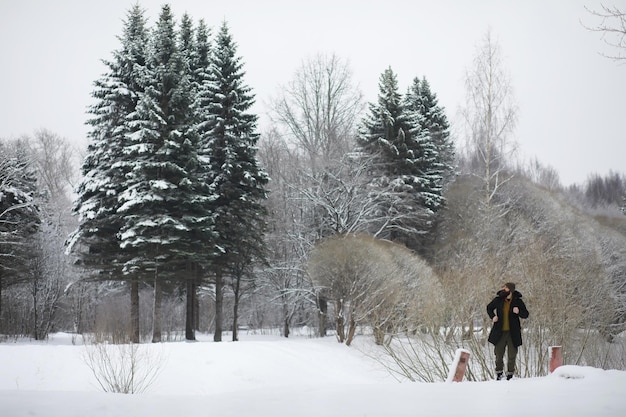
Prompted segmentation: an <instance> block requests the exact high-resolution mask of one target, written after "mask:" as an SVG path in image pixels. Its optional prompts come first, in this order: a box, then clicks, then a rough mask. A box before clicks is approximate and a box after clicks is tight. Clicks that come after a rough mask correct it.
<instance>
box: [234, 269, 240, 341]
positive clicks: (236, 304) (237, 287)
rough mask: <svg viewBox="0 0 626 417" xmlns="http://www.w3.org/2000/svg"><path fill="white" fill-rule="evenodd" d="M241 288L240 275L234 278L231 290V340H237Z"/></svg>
mask: <svg viewBox="0 0 626 417" xmlns="http://www.w3.org/2000/svg"><path fill="white" fill-rule="evenodd" d="M240 290H241V277H237V278H236V279H235V285H234V286H233V291H234V293H235V300H234V303H233V342H236V341H238V340H239V334H238V331H239V329H238V327H239V323H238V322H239V295H240V294H239V291H240Z"/></svg>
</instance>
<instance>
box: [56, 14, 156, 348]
mask: <svg viewBox="0 0 626 417" xmlns="http://www.w3.org/2000/svg"><path fill="white" fill-rule="evenodd" d="M119 40H120V42H121V47H120V49H119V50H116V51H114V52H113V59H112V60H110V61H104V64H105V65H106V67H107V69H108V70H107V73H105V74H104V75H103V76H102V77H101V78H100V79H98V80H97V81H96V82H95V90H94V91H93V93H92V96H93V97H94V99H95V100H96V102H95V104H94V105H93V106H91V107H90V109H89V113H90V115H91V118H90V119H89V120H88V122H87V123H88V124H89V125H90V126H91V130H90V132H89V139H90V140H91V143H90V144H89V147H88V149H87V156H86V157H85V160H84V162H83V165H82V168H81V171H82V175H83V178H82V180H81V182H80V183H79V185H78V187H77V190H76V192H77V198H76V200H75V204H74V207H73V213H74V214H77V215H78V216H79V226H78V228H77V230H76V231H75V232H74V233H73V234H72V235H71V236H70V239H69V241H68V244H69V250H70V251H72V252H74V253H75V254H76V255H78V256H79V258H80V262H81V264H82V265H83V266H87V267H91V268H95V270H96V271H98V273H97V278H98V279H115V280H120V279H129V280H130V282H131V293H130V296H131V329H132V335H131V337H132V340H133V342H139V316H138V312H139V290H138V282H137V277H136V276H134V275H124V274H123V273H122V268H123V266H124V263H125V259H123V258H122V254H121V253H120V248H119V243H120V240H119V236H118V232H119V229H120V227H121V224H122V223H121V222H122V220H121V217H120V215H119V213H118V209H119V207H120V203H119V200H118V198H119V196H120V194H121V192H122V190H123V180H124V178H125V176H126V175H127V174H128V173H129V172H130V170H131V169H132V164H129V163H128V155H126V154H125V153H124V150H125V148H126V146H127V143H128V142H129V134H130V132H131V131H132V127H131V126H132V122H133V120H134V119H135V118H136V116H137V115H136V107H137V104H138V102H139V98H140V97H141V95H142V94H143V91H144V88H145V84H146V80H147V78H148V77H149V74H148V71H147V67H146V54H147V51H146V45H147V43H148V30H147V28H146V19H145V17H144V11H143V9H141V7H140V6H139V5H135V6H134V7H132V8H131V9H130V10H129V12H128V14H127V18H126V20H125V22H124V29H123V35H122V36H121V37H120V38H119Z"/></svg>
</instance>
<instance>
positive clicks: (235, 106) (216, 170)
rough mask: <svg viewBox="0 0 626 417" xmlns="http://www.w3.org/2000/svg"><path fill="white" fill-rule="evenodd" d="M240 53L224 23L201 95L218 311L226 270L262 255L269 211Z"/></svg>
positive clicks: (251, 102)
mask: <svg viewBox="0 0 626 417" xmlns="http://www.w3.org/2000/svg"><path fill="white" fill-rule="evenodd" d="M236 53H237V48H236V44H235V43H234V42H233V40H232V36H231V35H230V32H229V29H228V26H227V24H226V22H224V23H223V24H222V26H221V28H220V31H219V33H218V35H217V39H216V44H215V50H214V53H213V60H212V63H211V66H210V69H209V72H208V79H207V81H206V82H205V83H204V84H203V87H204V88H203V90H202V93H201V96H202V100H203V101H202V106H201V108H202V109H205V111H206V113H205V116H206V123H203V124H202V128H201V138H200V143H201V145H200V149H201V150H202V154H203V155H204V156H205V160H206V161H208V163H207V164H206V166H204V167H203V169H201V172H202V173H203V175H204V178H205V181H206V183H207V184H210V187H211V191H212V194H213V196H214V200H213V202H212V204H211V213H213V214H214V215H215V219H214V220H215V227H216V231H217V236H218V238H217V246H218V247H219V249H220V251H219V253H218V254H217V255H216V257H215V258H214V261H213V264H214V268H215V274H216V277H215V286H216V302H217V305H218V307H217V308H218V310H219V309H220V308H221V287H222V285H223V282H222V274H223V273H224V272H226V269H231V270H232V269H240V268H238V266H237V265H241V264H242V263H243V264H249V263H250V262H251V261H252V260H254V259H261V258H263V255H262V247H263V232H264V228H265V223H264V221H263V220H262V219H263V217H264V214H265V209H264V207H263V206H262V205H261V203H260V202H261V201H262V200H264V199H265V198H266V191H265V185H266V184H267V182H268V177H267V174H266V173H265V172H263V171H262V170H261V169H260V168H259V166H258V162H257V159H256V149H257V148H256V144H257V141H258V138H259V135H258V134H257V133H256V122H257V116H255V115H253V114H251V113H249V110H250V107H251V106H252V104H253V103H254V98H253V96H252V94H251V90H250V88H249V87H247V86H246V85H245V84H244V82H243V75H244V73H243V70H242V66H243V65H242V63H241V58H239V57H238V56H237V54H236ZM220 313H221V312H220V311H218V312H217V314H216V316H217V321H218V322H216V332H215V333H216V334H215V340H216V341H218V340H221V335H220V334H219V333H220V332H221V323H220V322H219V320H220V319H221V314H220Z"/></svg>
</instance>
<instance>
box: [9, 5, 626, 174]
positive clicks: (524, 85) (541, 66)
mask: <svg viewBox="0 0 626 417" xmlns="http://www.w3.org/2000/svg"><path fill="white" fill-rule="evenodd" d="M0 2H1V3H2V7H1V8H0V57H1V60H2V61H1V65H0V80H2V81H3V86H2V88H1V90H0V91H2V94H1V95H0V97H1V98H0V138H5V139H6V138H14V137H17V136H20V135H23V134H32V133H33V132H34V131H35V130H36V129H39V128H46V129H49V130H51V131H53V132H55V133H57V134H59V135H60V136H63V137H65V138H67V139H69V140H70V141H72V142H73V143H76V144H78V146H81V147H83V148H84V147H85V146H86V143H87V141H86V139H85V137H86V134H87V130H88V129H87V127H86V126H85V124H84V122H85V120H86V118H87V115H86V112H85V110H86V108H87V106H88V105H89V104H90V103H91V97H90V93H91V92H92V90H93V85H92V83H93V81H94V80H96V79H97V78H98V77H99V76H100V75H101V74H102V73H103V71H104V69H105V68H104V66H103V65H102V64H101V62H100V61H101V60H102V59H108V58H110V56H111V52H112V51H113V50H115V49H117V48H118V47H119V41H118V39H117V37H118V36H119V35H121V32H122V21H123V19H125V17H126V12H127V11H128V9H129V8H130V7H131V6H132V4H134V3H135V1H134V0H107V1H86V0H56V1H50V0H21V1H12V0H0ZM139 3H140V4H141V5H142V6H143V7H144V8H145V9H146V11H147V16H148V18H149V24H152V23H154V21H155V19H156V17H157V16H158V13H159V11H160V8H161V5H162V4H163V3H166V2H164V1H152V0H150V1H148V0H144V1H140V2H139ZM170 4H171V6H172V11H173V12H174V14H175V15H176V17H177V18H179V17H180V16H181V15H182V14H183V13H184V12H188V13H189V14H190V16H191V17H192V18H193V19H194V21H197V20H199V19H205V21H206V22H207V24H208V25H209V26H212V27H218V26H219V25H220V24H221V22H222V21H223V20H224V19H225V20H226V21H227V22H228V24H229V26H230V29H231V32H232V35H233V37H234V40H235V41H236V42H237V43H238V45H239V50H238V52H239V55H241V56H242V57H243V60H244V63H245V67H244V69H245V70H246V73H247V74H246V82H247V84H248V85H249V86H250V87H252V88H253V90H254V92H255V93H256V96H257V105H256V107H255V111H256V112H257V113H258V114H259V116H260V117H261V126H264V125H265V124H266V123H267V119H266V116H265V107H266V105H265V103H267V102H268V101H269V100H270V98H271V97H272V96H275V95H276V93H277V90H278V88H279V86H280V85H282V84H285V83H286V82H287V81H288V80H289V79H291V77H292V76H293V74H294V72H295V71H296V70H297V68H298V67H299V66H300V64H301V63H302V61H303V60H305V59H308V58H310V57H312V56H313V55H315V54H317V53H335V54H337V55H338V56H339V57H341V58H345V59H347V60H349V62H350V66H351V68H352V72H353V75H354V79H355V81H356V82H358V84H359V86H360V88H361V90H362V91H363V93H364V95H365V98H366V100H367V101H374V100H376V94H377V92H378V79H379V76H380V74H381V73H382V72H383V71H384V70H385V69H386V68H388V67H391V68H392V69H393V70H394V72H396V74H397V75H398V79H399V83H400V89H401V92H404V91H405V90H406V88H407V87H408V86H409V83H410V82H411V80H412V79H413V78H414V77H416V76H419V77H420V78H421V77H423V76H425V77H426V78H427V79H428V80H429V82H430V84H431V88H432V89H433V91H434V92H435V93H436V94H437V95H438V97H439V101H440V104H441V105H442V106H444V107H445V109H446V112H447V114H448V117H449V118H450V120H451V121H452V122H453V123H454V124H455V126H459V123H455V122H456V120H457V119H458V117H457V115H458V109H459V107H460V106H461V105H462V104H463V103H464V99H465V91H464V84H463V82H464V74H465V71H466V69H467V68H468V67H469V66H470V65H471V60H472V57H473V55H474V53H475V49H476V45H477V44H478V43H479V42H480V40H481V39H482V38H483V37H484V35H485V33H486V31H487V30H488V28H491V31H492V35H493V36H494V37H495V38H496V39H497V41H498V42H499V44H500V46H501V48H502V52H503V55H504V58H505V65H506V67H507V69H508V71H509V73H510V77H511V82H512V85H513V88H514V93H515V99H516V102H517V105H518V106H519V122H518V127H517V129H516V131H515V140H516V141H517V142H518V145H519V150H520V156H521V157H526V158H530V157H535V156H536V157H537V158H538V159H539V160H540V161H541V162H542V163H544V164H546V165H549V166H552V167H554V168H555V169H556V170H557V171H558V172H559V175H560V177H561V181H562V183H563V184H564V185H570V184H572V183H578V184H581V183H583V182H584V181H585V180H586V179H587V178H588V176H589V174H590V173H598V174H601V175H606V174H607V173H608V172H609V170H613V171H618V172H621V173H625V172H626V158H625V155H626V111H625V110H626V106H625V105H624V102H625V101H626V64H622V65H619V64H617V63H615V62H614V61H611V60H609V59H607V58H604V57H602V56H601V55H600V53H601V52H604V53H611V52H613V51H611V50H610V49H608V48H607V47H606V46H605V45H604V44H603V42H602V40H601V37H600V34H598V33H593V32H590V31H587V30H585V28H584V27H583V26H582V24H581V21H582V22H583V23H586V24H588V25H591V26H592V25H594V24H597V23H599V21H598V19H596V18H594V17H593V16H591V15H590V14H589V13H588V12H587V11H586V10H585V6H587V7H588V8H590V9H597V10H599V9H600V2H598V1H593V0H588V1H582V0H525V1H513V0H511V1H507V0H493V1H487V0H480V1H479V0H476V1H467V0H443V1H434V0H432V1H417V0H413V1H406V0H385V1H380V0H377V1H368V0H360V1H358V0H333V1H329V0H316V1H295V0H291V1H289V0H285V1H279V0H273V1H263V0H257V1H254V0H249V1H244V0H229V1H223V0H220V1H212V0H195V1H194V0H177V1H171V2H170ZM606 4H615V5H617V6H618V7H620V8H621V9H622V10H624V9H626V0H612V3H611V0H607V3H606ZM454 133H455V135H457V136H458V137H459V139H460V138H461V136H462V134H463V132H462V130H460V129H455V130H454Z"/></svg>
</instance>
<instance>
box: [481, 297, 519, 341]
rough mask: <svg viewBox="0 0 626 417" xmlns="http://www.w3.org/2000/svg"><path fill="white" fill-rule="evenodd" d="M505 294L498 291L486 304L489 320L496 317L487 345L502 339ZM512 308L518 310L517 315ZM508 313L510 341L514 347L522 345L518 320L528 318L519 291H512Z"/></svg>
mask: <svg viewBox="0 0 626 417" xmlns="http://www.w3.org/2000/svg"><path fill="white" fill-rule="evenodd" d="M505 298H506V294H505V293H504V292H502V291H498V295H497V296H496V298H494V299H493V300H492V301H491V302H490V303H489V304H487V314H489V318H490V319H492V320H493V317H494V316H498V321H497V322H495V323H493V327H492V328H491V332H490V333H489V339H488V340H489V343H492V344H494V345H495V344H496V343H498V340H500V337H502V318H503V317H504V314H503V308H504V299H505ZM513 307H517V308H519V313H518V314H514V313H513ZM510 308H511V309H510V311H509V327H510V332H511V339H513V344H514V345H515V347H518V346H521V345H522V326H521V325H520V322H519V319H520V318H523V319H527V318H528V310H527V309H526V305H525V304H524V302H523V301H522V294H521V293H520V292H519V291H513V297H512V298H511V307H510Z"/></svg>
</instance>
